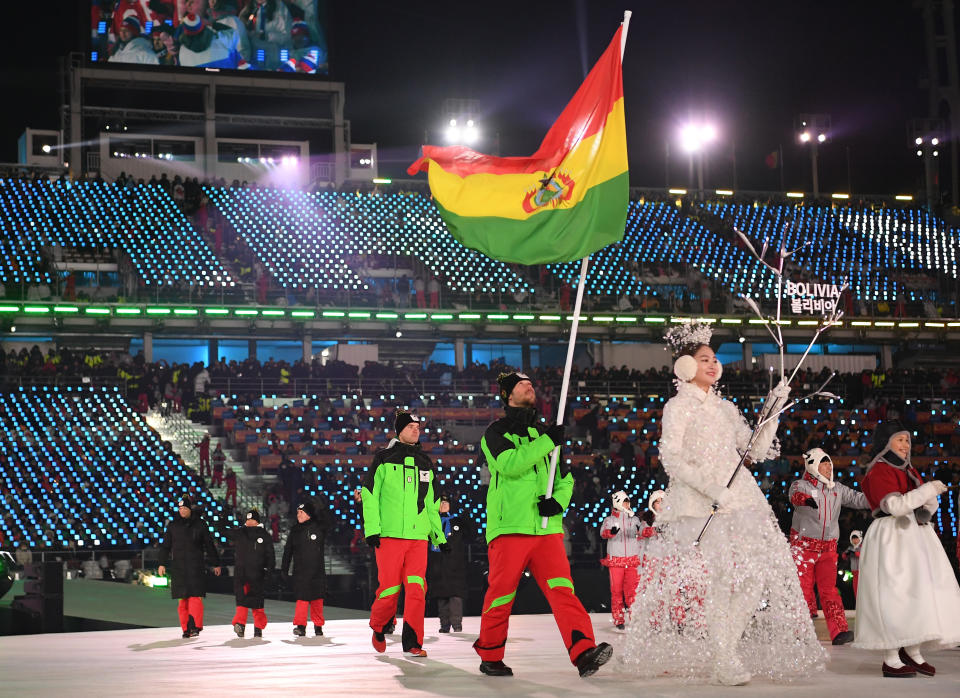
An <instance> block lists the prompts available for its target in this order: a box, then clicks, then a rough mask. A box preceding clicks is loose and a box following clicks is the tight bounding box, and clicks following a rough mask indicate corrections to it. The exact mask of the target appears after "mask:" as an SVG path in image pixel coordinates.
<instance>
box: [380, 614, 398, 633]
mask: <svg viewBox="0 0 960 698" xmlns="http://www.w3.org/2000/svg"><path fill="white" fill-rule="evenodd" d="M396 630H397V619H396V618H391V619H390V622H389V623H387V624H386V625H385V626H383V634H384V635H393V634H394V633H395V632H396Z"/></svg>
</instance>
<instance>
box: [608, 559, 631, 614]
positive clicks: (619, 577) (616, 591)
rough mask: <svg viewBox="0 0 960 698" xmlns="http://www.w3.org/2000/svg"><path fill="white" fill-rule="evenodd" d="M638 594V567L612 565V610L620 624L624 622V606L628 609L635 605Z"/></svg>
mask: <svg viewBox="0 0 960 698" xmlns="http://www.w3.org/2000/svg"><path fill="white" fill-rule="evenodd" d="M636 595H637V568H636V567H611V568H610V610H611V612H612V613H613V622H614V624H615V625H620V624H621V623H623V622H624V614H623V611H624V608H626V610H627V611H629V610H630V607H631V606H632V605H633V600H634V598H636Z"/></svg>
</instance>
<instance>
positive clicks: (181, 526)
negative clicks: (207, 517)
mask: <svg viewBox="0 0 960 698" xmlns="http://www.w3.org/2000/svg"><path fill="white" fill-rule="evenodd" d="M160 564H161V565H163V566H164V567H167V568H169V569H168V573H169V575H170V595H171V596H172V597H173V598H175V599H185V598H188V597H190V596H206V595H207V590H206V577H207V565H210V566H212V567H217V566H219V565H220V555H219V553H217V548H216V546H215V545H214V543H213V536H212V535H210V530H209V529H208V528H207V523H206V521H204V520H203V519H202V518H201V517H200V514H199V513H198V512H197V511H194V512H193V514H191V516H190V518H189V519H185V518H183V517H182V516H180V515H179V514H177V516H176V517H175V518H174V519H173V521H171V522H170V523H169V524H168V525H167V530H166V532H165V533H164V534H163V542H162V543H161V544H160Z"/></svg>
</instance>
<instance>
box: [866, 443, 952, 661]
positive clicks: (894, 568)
mask: <svg viewBox="0 0 960 698" xmlns="http://www.w3.org/2000/svg"><path fill="white" fill-rule="evenodd" d="M867 467H868V470H867V474H866V475H865V476H864V479H863V483H862V487H863V490H864V492H865V493H866V495H867V499H868V500H869V502H870V505H871V507H872V508H873V516H874V521H873V522H872V523H871V524H870V528H868V529H867V533H866V535H865V536H864V537H863V543H862V546H861V551H860V575H859V577H860V584H859V589H858V590H857V624H856V630H855V631H854V636H855V638H856V639H855V640H854V643H853V646H854V647H859V648H861V649H867V650H895V649H898V648H900V647H910V646H913V645H921V648H922V649H923V650H928V649H940V648H943V647H953V646H955V645H960V587H958V585H957V578H956V577H955V576H954V573H953V568H952V567H951V566H950V561H949V560H948V559H947V554H946V553H945V552H944V549H943V543H941V542H940V538H939V536H938V535H937V532H936V530H935V529H934V527H933V526H932V525H930V524H922V525H921V524H920V523H919V522H918V515H919V516H920V517H921V520H926V521H929V520H930V518H931V517H932V516H933V514H934V513H935V512H936V511H937V507H938V502H937V492H936V490H935V489H934V483H932V482H926V483H922V484H921V482H922V481H921V479H920V475H919V473H917V471H916V470H914V469H913V467H912V466H911V465H910V463H909V461H908V462H907V463H906V464H903V465H900V466H896V465H892V464H890V463H887V462H885V461H884V459H883V457H882V456H881V457H879V458H877V459H875V460H874V461H873V462H871V464H870V465H869V466H867Z"/></svg>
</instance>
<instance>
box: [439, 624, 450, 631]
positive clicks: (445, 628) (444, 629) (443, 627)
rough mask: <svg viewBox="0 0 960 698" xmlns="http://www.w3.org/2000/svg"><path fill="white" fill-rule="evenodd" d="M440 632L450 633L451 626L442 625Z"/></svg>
mask: <svg viewBox="0 0 960 698" xmlns="http://www.w3.org/2000/svg"><path fill="white" fill-rule="evenodd" d="M440 632H441V633H448V632H450V626H449V625H441V626H440Z"/></svg>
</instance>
